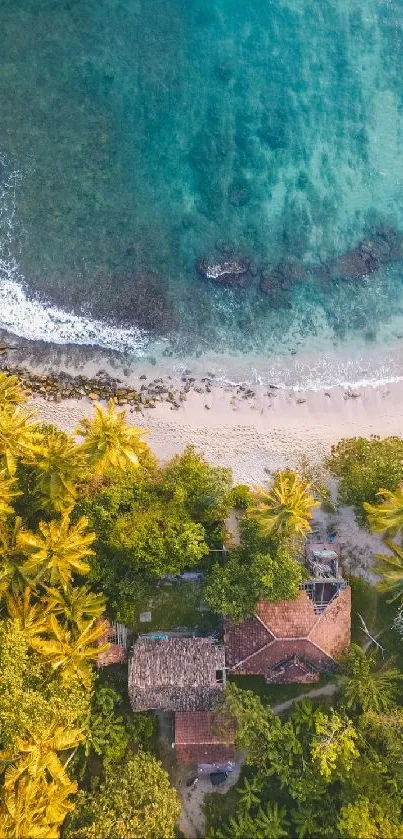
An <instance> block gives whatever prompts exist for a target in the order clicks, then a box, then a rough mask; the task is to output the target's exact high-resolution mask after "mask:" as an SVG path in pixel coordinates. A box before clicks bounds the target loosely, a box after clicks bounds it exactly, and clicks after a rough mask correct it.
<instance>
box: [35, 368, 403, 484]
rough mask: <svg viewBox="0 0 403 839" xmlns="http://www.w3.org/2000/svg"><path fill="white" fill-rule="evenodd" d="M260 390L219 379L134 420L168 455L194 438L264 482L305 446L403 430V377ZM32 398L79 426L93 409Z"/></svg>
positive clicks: (42, 410)
mask: <svg viewBox="0 0 403 839" xmlns="http://www.w3.org/2000/svg"><path fill="white" fill-rule="evenodd" d="M254 394H255V395H254V397H253V398H245V395H244V394H239V393H237V392H236V389H231V388H224V387H221V386H219V385H214V384H213V385H212V386H211V388H210V392H207V393H206V392H203V393H197V392H194V391H191V392H190V393H187V395H186V401H183V402H181V403H180V407H178V408H176V409H173V408H172V405H170V404H169V403H168V402H166V401H161V402H158V401H157V403H156V406H155V408H153V409H152V410H151V409H145V410H143V411H142V412H141V413H138V412H134V411H133V409H131V410H132V411H133V412H132V413H131V412H130V409H128V418H129V421H130V422H132V423H133V424H134V425H137V426H143V427H144V428H149V429H150V434H149V436H148V440H149V444H150V446H151V448H152V450H153V451H154V453H155V454H156V455H157V457H158V458H159V459H160V460H161V461H162V462H165V461H167V460H168V459H169V458H171V457H172V456H173V455H174V454H176V453H178V452H180V451H182V450H183V448H184V447H185V446H186V445H188V444H191V445H194V446H196V447H197V448H198V449H199V450H201V451H203V452H204V454H205V456H206V458H207V459H208V461H209V462H211V463H213V464H217V465H221V466H230V467H231V468H232V470H233V474H234V479H235V481H237V482H242V483H249V484H255V483H261V482H263V481H264V480H265V479H266V478H267V471H268V470H274V469H277V468H281V467H284V466H286V465H290V466H293V465H296V464H297V463H298V460H299V459H300V457H301V455H302V454H306V455H307V456H308V457H309V458H310V460H311V461H312V462H318V461H320V460H322V459H323V458H324V457H325V456H326V455H327V454H328V453H329V452H330V448H331V446H332V445H333V444H334V443H337V442H338V440H340V439H341V438H342V437H354V436H365V437H368V436H370V435H371V434H378V435H380V436H390V435H401V434H402V433H403V418H402V406H403V383H402V382H398V383H394V384H390V385H387V386H386V385H385V386H382V387H378V388H377V387H366V388H360V389H358V390H354V391H346V390H344V389H343V388H332V389H331V390H328V391H298V392H287V391H282V390H272V391H269V392H268V390H267V388H255V389H254ZM31 404H32V406H33V407H35V408H36V410H37V411H38V414H39V417H40V419H41V420H42V421H43V422H48V423H54V424H55V425H56V426H58V427H59V428H62V429H64V430H65V431H67V432H70V433H72V432H74V430H75V428H76V427H77V424H78V422H79V420H80V418H81V417H83V416H88V415H91V413H92V410H93V407H92V403H91V400H89V399H87V398H85V397H84V398H82V399H81V400H79V401H78V400H70V399H67V400H64V401H62V402H59V403H56V402H48V401H46V400H44V399H43V398H42V397H39V396H35V397H33V398H32V399H31Z"/></svg>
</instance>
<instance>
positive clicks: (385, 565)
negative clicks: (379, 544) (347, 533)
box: [374, 539, 403, 603]
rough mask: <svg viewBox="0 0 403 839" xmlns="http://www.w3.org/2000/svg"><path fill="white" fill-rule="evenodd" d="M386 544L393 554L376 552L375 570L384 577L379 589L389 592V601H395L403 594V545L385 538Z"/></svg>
mask: <svg viewBox="0 0 403 839" xmlns="http://www.w3.org/2000/svg"><path fill="white" fill-rule="evenodd" d="M385 545H386V547H387V548H389V550H390V551H392V553H391V555H390V556H389V555H388V554H376V563H375V565H374V571H375V573H376V574H379V576H380V577H383V580H382V582H381V583H379V585H378V588H379V591H384V592H388V593H389V594H390V597H389V599H388V601H387V602H388V603H394V602H395V600H397V599H398V597H402V596H403V547H401V546H400V545H398V544H396V542H392V541H390V540H389V539H385Z"/></svg>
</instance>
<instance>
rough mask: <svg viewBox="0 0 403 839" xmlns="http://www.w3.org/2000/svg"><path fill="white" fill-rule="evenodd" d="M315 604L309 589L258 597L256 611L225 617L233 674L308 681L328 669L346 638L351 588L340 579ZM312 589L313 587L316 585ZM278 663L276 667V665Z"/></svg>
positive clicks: (348, 637) (229, 658) (344, 644)
mask: <svg viewBox="0 0 403 839" xmlns="http://www.w3.org/2000/svg"><path fill="white" fill-rule="evenodd" d="M342 583H343V585H340V586H339V585H338V586H337V587H336V589H335V591H334V592H333V590H332V591H331V592H327V587H328V585H329V582H328V581H326V580H321V581H319V582H318V587H319V589H320V590H321V589H322V586H323V585H324V586H325V596H327V595H328V594H329V596H330V595H331V597H330V600H329V601H328V602H327V603H322V604H321V605H320V609H319V611H318V608H317V604H316V603H315V602H314V601H313V599H312V597H311V596H310V592H307V591H304V590H303V591H300V593H299V595H298V597H297V598H296V599H295V600H282V601H280V602H278V603H269V602H268V601H267V600H262V601H261V602H260V603H259V604H258V606H257V609H256V614H255V615H253V616H252V617H250V618H247V619H246V620H245V621H242V622H241V623H239V624H231V623H230V622H229V621H227V622H226V628H225V649H226V661H227V666H228V667H229V669H230V670H231V671H232V672H233V673H235V674H236V673H239V675H241V674H242V675H252V674H254V675H263V676H265V677H266V679H267V680H268V681H288V680H289V681H312V680H313V678H314V677H315V674H316V678H318V674H319V672H320V671H322V670H326V669H333V667H334V665H335V658H336V657H337V656H338V655H340V654H341V653H342V652H343V651H344V650H345V649H346V647H348V645H349V643H350V626H351V590H350V588H349V587H348V586H347V585H346V584H345V583H344V581H342ZM319 589H318V590H319ZM280 665H281V666H280Z"/></svg>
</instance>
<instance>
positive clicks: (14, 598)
mask: <svg viewBox="0 0 403 839" xmlns="http://www.w3.org/2000/svg"><path fill="white" fill-rule="evenodd" d="M31 596H32V591H31V589H30V588H28V586H26V588H25V589H24V591H21V590H20V589H19V588H17V587H15V586H14V587H13V589H12V592H11V594H9V595H8V597H6V606H7V612H8V614H9V616H10V618H11V619H12V620H14V621H17V622H18V624H19V626H20V627H21V629H23V630H24V632H25V634H26V636H27V637H28V638H29V640H30V641H31V639H32V638H35V637H36V636H37V635H41V633H43V632H46V630H47V627H48V621H47V618H46V617H45V615H44V612H43V609H42V607H41V605H40V604H39V603H32V602H31Z"/></svg>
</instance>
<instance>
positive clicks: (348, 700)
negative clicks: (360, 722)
mask: <svg viewBox="0 0 403 839" xmlns="http://www.w3.org/2000/svg"><path fill="white" fill-rule="evenodd" d="M402 679H403V675H402V674H401V673H400V672H399V670H397V669H396V668H395V667H391V666H390V664H387V663H384V664H383V665H382V666H381V667H378V666H377V664H376V661H375V658H374V657H373V656H372V655H371V654H369V653H365V652H364V650H363V649H362V648H361V647H358V646H357V645H356V644H352V645H351V647H350V650H349V652H348V653H347V655H346V656H345V658H344V660H343V662H342V675H341V676H340V683H341V686H342V691H343V698H344V704H345V705H346V708H348V710H351V711H358V713H365V712H366V711H375V712H376V713H379V714H382V713H384V712H385V711H387V710H388V709H389V708H390V706H391V705H392V704H393V700H394V698H395V695H396V692H397V690H398V686H399V682H401V680H402Z"/></svg>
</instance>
